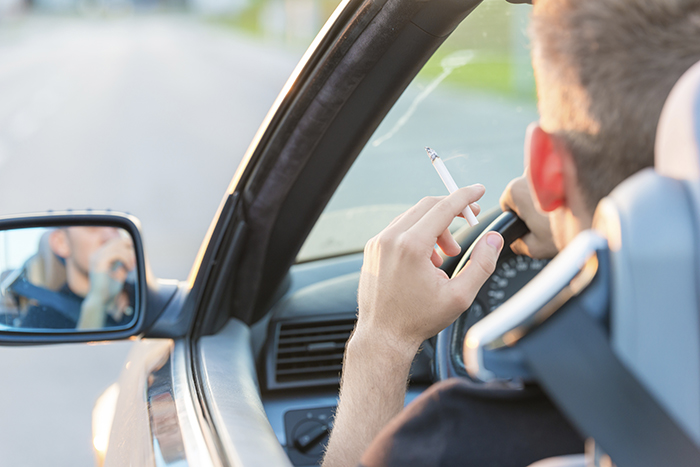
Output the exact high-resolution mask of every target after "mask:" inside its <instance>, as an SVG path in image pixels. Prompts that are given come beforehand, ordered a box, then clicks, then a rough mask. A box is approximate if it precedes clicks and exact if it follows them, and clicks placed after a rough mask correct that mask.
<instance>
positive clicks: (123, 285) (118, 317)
mask: <svg viewBox="0 0 700 467" xmlns="http://www.w3.org/2000/svg"><path fill="white" fill-rule="evenodd" d="M137 269H138V268H137V261H136V254H135V252H134V242H133V240H132V238H131V236H130V235H129V233H128V232H127V231H126V230H124V229H121V228H117V227H105V226H85V225H81V226H70V227H65V226H61V227H48V228H46V227H36V228H25V229H15V230H5V231H0V330H2V331H26V332H67V331H71V332H72V331H75V330H85V331H88V330H92V331H94V330H100V329H109V330H116V329H121V328H125V327H129V326H130V325H132V324H133V323H134V322H135V320H136V313H135V310H137V309H138V307H137V306H136V305H137V300H138V284H139V281H138V280H137V278H138V270H137ZM61 330H63V331H61Z"/></svg>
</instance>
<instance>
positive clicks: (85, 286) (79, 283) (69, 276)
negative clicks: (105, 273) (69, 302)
mask: <svg viewBox="0 0 700 467" xmlns="http://www.w3.org/2000/svg"><path fill="white" fill-rule="evenodd" d="M66 282H67V283H68V288H69V289H71V290H72V291H73V293H74V294H76V295H79V296H81V297H85V296H86V295H87V294H88V292H89V291H90V278H89V277H88V275H87V274H85V273H84V272H82V271H81V270H80V269H79V268H78V267H76V265H75V264H74V263H73V262H72V261H66Z"/></svg>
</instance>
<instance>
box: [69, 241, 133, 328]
mask: <svg viewBox="0 0 700 467" xmlns="http://www.w3.org/2000/svg"><path fill="white" fill-rule="evenodd" d="M135 267H136V255H135V253H134V246H133V243H132V241H131V238H129V237H126V238H121V237H120V238H115V239H112V240H110V241H108V242H106V243H105V244H104V245H102V246H101V247H100V248H99V249H98V250H97V251H96V252H95V253H93V255H92V257H91V258H90V271H89V277H90V291H89V292H88V294H87V296H86V297H85V300H84V301H83V305H82V307H81V316H80V321H79V323H78V328H101V327H104V323H105V319H106V317H107V315H110V316H112V318H113V319H114V320H115V321H119V320H121V318H122V317H123V316H124V315H125V314H126V315H130V312H129V309H130V308H129V307H130V305H131V304H130V303H129V297H128V295H127V294H126V292H124V290H123V288H124V282H125V281H126V277H127V275H128V274H129V272H131V271H133V270H134V268H135Z"/></svg>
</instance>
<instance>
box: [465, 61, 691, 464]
mask: <svg viewBox="0 0 700 467" xmlns="http://www.w3.org/2000/svg"><path fill="white" fill-rule="evenodd" d="M593 225H594V229H593V230H591V231H586V232H582V233H581V234H580V235H579V236H578V237H577V238H576V239H574V241H572V242H571V244H570V245H569V246H567V248H565V249H564V250H563V251H562V252H561V253H560V254H559V255H558V256H557V257H556V258H555V259H554V260H553V261H552V262H551V263H550V264H549V265H548V266H547V267H546V268H545V269H544V270H543V271H542V273H540V275H539V276H537V277H536V278H535V279H533V280H532V281H531V282H530V283H529V284H528V285H527V286H526V287H524V288H523V289H522V290H521V291H520V292H518V294H516V295H514V296H513V297H512V298H511V300H509V301H508V302H506V303H505V304H504V305H503V306H501V307H500V308H499V309H498V310H496V311H495V312H493V313H491V314H490V315H489V316H487V317H486V318H485V319H484V320H482V321H481V322H479V323H477V324H476V325H475V326H474V327H473V328H472V329H470V331H469V333H468V334H467V338H466V339H465V349H464V351H465V355H464V357H465V362H467V369H468V370H469V372H470V374H472V375H473V376H475V377H477V378H479V379H482V380H490V379H494V378H497V377H501V378H509V377H512V376H513V374H514V372H513V368H515V367H517V368H518V371H517V372H515V373H519V374H520V375H521V376H522V375H525V376H526V377H528V378H532V379H534V380H537V381H538V382H539V383H540V385H541V386H542V387H543V388H544V389H545V391H546V392H547V393H548V394H549V395H550V397H551V398H552V399H553V400H554V402H555V403H556V404H557V405H558V406H559V407H560V408H561V410H562V411H563V412H564V413H565V415H567V416H568V418H569V419H570V420H571V422H572V423H573V424H574V425H576V426H577V428H578V429H579V430H580V431H581V432H582V433H583V434H584V435H586V436H590V437H592V438H593V439H595V445H596V447H597V449H598V450H600V449H602V450H603V451H604V452H606V453H608V454H609V455H610V458H611V459H612V461H614V462H615V463H616V465H617V466H618V467H625V466H634V467H643V466H660V465H673V466H685V465H700V448H699V446H700V295H699V293H700V287H699V285H700V241H699V240H700V63H698V64H696V65H694V66H693V67H692V68H690V69H689V70H688V71H687V72H686V73H685V74H684V75H683V76H682V77H681V79H680V80H679V81H678V83H677V84H676V85H675V87H674V88H673V90H672V91H671V93H670V94H669V97H668V99H667V102H666V104H665V105H664V108H663V111H662V114H661V118H660V121H659V125H658V129H657V137H656V148H655V166H654V168H648V169H645V170H642V171H640V172H638V173H637V174H635V175H633V176H632V177H630V178H628V179H627V180H625V181H624V182H623V183H621V184H620V185H619V186H618V187H616V188H615V189H614V190H613V191H612V192H611V193H610V195H609V196H607V197H606V198H605V199H603V200H602V201H601V202H600V203H599V205H598V207H597V209H596V213H595V216H594V223H593ZM506 354H507V355H508V361H506V360H505V359H503V358H500V357H499V356H500V355H506ZM514 356H515V357H516V358H514ZM514 360H515V361H517V364H514V363H513V361H514ZM557 461H560V463H559V464H557ZM570 461H572V459H558V460H557V459H548V460H546V461H542V462H544V464H542V463H539V464H540V466H542V465H547V466H556V465H571V464H570V463H569V464H566V463H565V462H570ZM579 465H584V463H583V460H582V459H580V458H579ZM585 465H592V464H590V463H589V464H585Z"/></svg>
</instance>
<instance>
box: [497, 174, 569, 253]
mask: <svg viewBox="0 0 700 467" xmlns="http://www.w3.org/2000/svg"><path fill="white" fill-rule="evenodd" d="M500 201H501V209H503V210H504V211H513V212H514V213H515V214H517V215H518V217H519V218H521V219H522V220H523V222H525V225H527V227H528V228H529V229H530V232H529V233H528V234H526V235H524V236H523V237H522V238H519V239H517V240H516V241H514V242H513V243H512V244H511V245H510V248H511V250H513V252H514V253H516V254H518V255H527V256H531V257H533V258H554V256H556V254H557V253H558V252H559V251H558V250H557V247H556V246H555V245H554V239H553V238H552V230H551V229H550V227H549V216H547V215H546V214H543V213H541V212H539V211H538V210H537V208H536V207H535V204H534V203H533V201H532V194H531V193H530V188H529V186H528V183H527V175H526V174H523V175H522V176H520V177H518V178H515V179H513V180H511V182H510V183H509V184H508V186H507V187H506V189H505V190H504V191H503V194H502V195H501V200H500Z"/></svg>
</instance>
